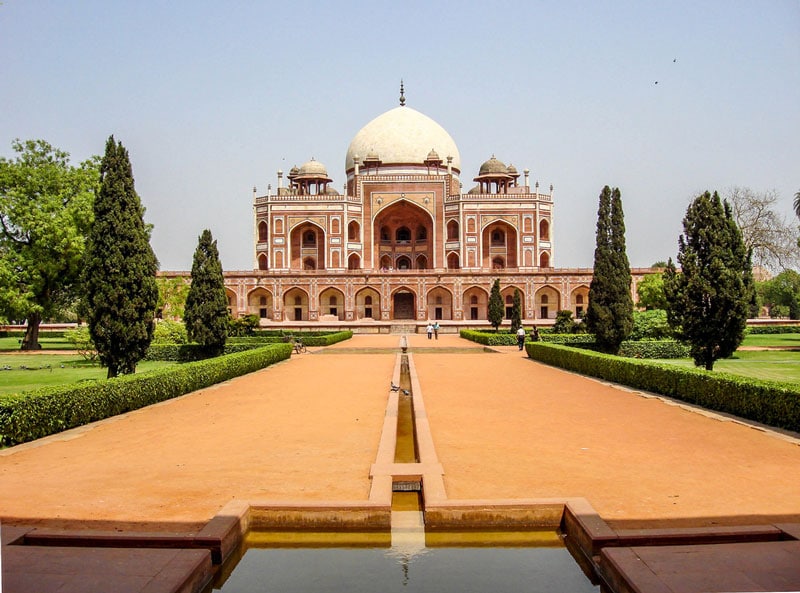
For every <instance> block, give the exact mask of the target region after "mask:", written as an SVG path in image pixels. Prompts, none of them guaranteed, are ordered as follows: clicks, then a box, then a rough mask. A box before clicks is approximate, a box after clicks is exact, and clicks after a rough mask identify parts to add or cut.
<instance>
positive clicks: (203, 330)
mask: <svg viewBox="0 0 800 593" xmlns="http://www.w3.org/2000/svg"><path fill="white" fill-rule="evenodd" d="M183 322H184V323H185V324H186V331H187V333H188V334H189V339H190V340H192V341H193V342H197V343H198V344H202V345H203V346H205V347H206V348H207V350H208V351H209V354H219V353H221V352H222V351H223V349H224V348H225V340H226V339H227V338H228V298H227V296H226V294H225V284H224V279H223V277H222V264H221V263H220V261H219V251H218V250H217V242H216V241H215V240H213V239H212V237H211V231H210V230H208V229H205V230H204V231H203V233H202V234H201V235H200V237H199V239H198V242H197V249H195V252H194V260H193V262H192V284H191V286H190V287H189V294H188V296H187V297H186V308H185V311H184V315H183Z"/></svg>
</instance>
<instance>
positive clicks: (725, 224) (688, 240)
mask: <svg viewBox="0 0 800 593" xmlns="http://www.w3.org/2000/svg"><path fill="white" fill-rule="evenodd" d="M678 262H679V263H680V266H681V271H680V272H678V271H677V270H676V268H675V264H674V263H673V262H672V260H671V259H670V261H669V262H668V264H667V269H666V270H665V272H664V290H665V292H666V295H667V303H668V306H667V318H668V320H669V324H670V326H671V327H672V328H673V329H674V330H675V332H676V337H678V339H680V340H682V341H684V342H686V343H688V344H689V346H690V348H691V354H692V358H693V359H694V363H695V365H697V366H703V367H705V368H706V369H707V370H712V369H713V368H714V362H715V361H716V360H718V359H720V358H726V357H728V356H730V355H731V354H733V353H734V352H735V351H736V348H738V346H739V344H740V343H741V342H742V339H743V338H744V330H745V326H746V323H747V317H748V312H749V308H750V304H751V302H752V301H753V292H754V288H753V274H752V265H751V263H750V255H749V253H748V251H747V249H746V247H745V245H744V241H743V240H742V235H741V232H740V231H739V228H738V226H737V225H736V222H735V221H734V220H733V214H732V212H731V208H730V206H729V205H728V204H727V203H725V204H724V205H723V203H722V201H721V200H720V197H719V195H718V194H717V193H716V192H714V194H713V195H712V194H710V193H709V192H705V193H704V194H702V195H700V196H698V197H697V198H696V199H695V200H694V201H693V202H692V204H691V205H690V206H689V208H688V210H687V211H686V216H685V217H684V219H683V234H682V235H681V236H680V237H679V238H678Z"/></svg>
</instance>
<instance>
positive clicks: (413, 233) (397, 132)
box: [225, 91, 648, 324]
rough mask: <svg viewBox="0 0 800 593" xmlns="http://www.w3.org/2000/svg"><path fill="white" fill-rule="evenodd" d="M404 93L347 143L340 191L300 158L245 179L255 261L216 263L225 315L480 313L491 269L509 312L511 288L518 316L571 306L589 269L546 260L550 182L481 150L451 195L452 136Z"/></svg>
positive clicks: (455, 167)
mask: <svg viewBox="0 0 800 593" xmlns="http://www.w3.org/2000/svg"><path fill="white" fill-rule="evenodd" d="M404 102H405V99H404V97H403V96H402V91H401V105H400V107H397V108H395V109H392V110H390V111H388V112H386V113H384V114H383V115H381V116H379V117H377V118H375V119H374V120H372V121H371V122H370V123H368V124H367V125H366V126H365V127H364V128H363V129H362V130H361V131H360V132H359V133H358V134H357V135H356V136H355V138H354V139H353V141H352V142H351V144H350V147H349V149H348V153H347V157H346V160H345V175H346V183H345V184H344V191H345V193H344V194H340V193H339V192H338V191H336V190H335V189H333V188H332V186H331V183H332V179H331V178H330V177H329V176H328V172H327V169H326V167H325V166H324V165H322V164H321V163H319V162H317V161H315V160H313V159H312V160H311V161H308V162H307V163H305V164H304V165H302V166H301V167H293V168H292V170H291V171H290V172H289V173H288V175H287V176H286V179H285V180H284V177H283V172H281V171H279V172H278V183H277V188H276V189H275V190H274V191H272V188H271V187H270V188H268V192H267V194H265V195H258V193H257V192H256V190H255V188H254V195H253V205H254V214H255V220H254V231H255V250H254V264H255V265H254V268H255V269H254V270H253V271H247V272H227V273H226V274H225V284H226V289H227V291H228V296H229V302H230V308H231V313H232V314H233V315H234V316H239V315H244V314H255V315H257V316H259V317H260V318H261V319H262V320H263V321H264V322H281V321H283V322H305V321H318V322H333V321H336V322H360V321H365V322H368V321H370V320H374V321H376V322H391V321H395V320H408V321H416V322H419V321H425V320H429V319H430V320H443V321H447V320H451V321H460V322H478V324H480V322H481V321H484V322H485V320H486V319H487V306H488V300H489V292H490V289H491V285H492V283H493V282H494V280H495V279H496V278H499V279H500V285H501V289H502V296H503V298H504V300H505V302H506V305H507V308H508V310H509V312H510V308H511V305H512V300H513V296H514V291H515V290H519V291H520V293H521V296H522V317H523V321H524V322H525V323H527V324H530V323H532V322H534V321H538V320H551V319H553V318H555V316H556V312H557V311H558V310H560V309H569V310H571V311H572V312H573V313H574V315H575V316H576V317H580V316H582V314H583V313H584V312H585V310H586V306H587V304H588V293H589V284H590V282H591V277H592V276H591V274H592V271H591V269H559V268H555V267H553V261H554V259H553V232H554V224H553V221H554V218H553V216H554V202H553V187H552V186H550V188H549V191H547V192H540V191H539V184H538V182H537V183H535V184H534V186H533V187H531V185H530V182H529V171H528V170H527V169H526V170H525V171H524V172H523V173H524V175H523V176H522V177H523V178H522V180H520V177H521V175H520V174H519V173H518V172H517V170H516V168H514V167H513V165H509V166H506V165H505V164H504V163H502V162H501V161H499V160H498V159H496V158H495V157H494V156H492V158H490V159H489V160H488V161H486V162H485V163H484V164H483V165H482V166H481V168H480V170H479V171H478V174H477V176H475V177H474V178H473V180H474V182H475V183H476V185H475V186H474V187H473V188H472V189H470V190H469V191H468V192H466V193H462V190H461V186H462V182H461V180H460V175H461V170H460V167H461V165H460V156H459V153H458V148H457V147H456V145H455V143H454V142H453V140H452V138H451V137H450V136H449V134H448V133H447V132H446V131H445V130H444V129H443V128H441V126H439V125H438V124H437V123H436V122H434V121H433V120H431V119H430V118H428V117H426V116H425V115H423V114H421V113H419V112H417V111H415V110H413V109H411V108H410V107H406V106H405V105H404ZM284 182H285V183H286V185H285V186H284ZM647 271H648V270H634V271H633V272H634V287H632V289H634V290H635V283H636V281H637V280H638V279H639V278H640V277H641V275H642V274H643V273H645V272H647Z"/></svg>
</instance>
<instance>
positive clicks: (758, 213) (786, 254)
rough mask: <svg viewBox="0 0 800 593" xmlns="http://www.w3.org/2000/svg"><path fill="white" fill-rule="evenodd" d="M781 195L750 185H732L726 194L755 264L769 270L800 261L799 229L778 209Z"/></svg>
mask: <svg viewBox="0 0 800 593" xmlns="http://www.w3.org/2000/svg"><path fill="white" fill-rule="evenodd" d="M778 198H779V195H778V192H777V191H775V190H769V191H765V192H757V191H754V190H752V189H750V188H749V187H733V188H731V189H729V190H727V192H726V194H725V201H726V202H727V203H728V204H730V207H731V213H732V215H733V220H734V221H735V222H736V224H737V226H738V227H739V230H740V231H741V233H742V240H743V241H744V246H745V248H746V249H747V250H748V251H750V253H751V258H752V261H753V263H754V264H755V265H757V266H761V267H763V268H766V269H769V270H785V269H787V268H791V267H794V266H796V265H797V264H798V263H800V259H799V258H798V256H800V251H798V249H797V233H796V228H795V227H794V226H793V225H791V224H789V223H788V222H787V221H786V217H785V216H784V215H783V214H780V213H779V212H778V210H777V207H778Z"/></svg>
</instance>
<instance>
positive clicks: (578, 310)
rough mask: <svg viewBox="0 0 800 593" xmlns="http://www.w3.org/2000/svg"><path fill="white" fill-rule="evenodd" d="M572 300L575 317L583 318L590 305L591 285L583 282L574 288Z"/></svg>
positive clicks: (571, 295)
mask: <svg viewBox="0 0 800 593" xmlns="http://www.w3.org/2000/svg"><path fill="white" fill-rule="evenodd" d="M570 301H572V312H573V313H574V314H575V317H576V318H577V319H583V317H584V316H585V315H586V310H587V308H588V307H589V287H588V286H586V285H585V284H581V285H580V286H578V287H577V288H573V289H572V292H571V293H570Z"/></svg>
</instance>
